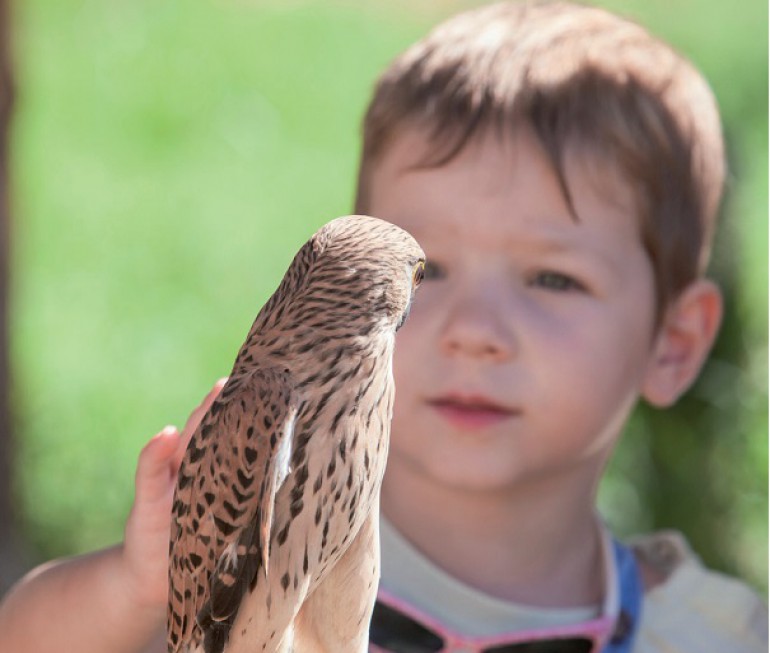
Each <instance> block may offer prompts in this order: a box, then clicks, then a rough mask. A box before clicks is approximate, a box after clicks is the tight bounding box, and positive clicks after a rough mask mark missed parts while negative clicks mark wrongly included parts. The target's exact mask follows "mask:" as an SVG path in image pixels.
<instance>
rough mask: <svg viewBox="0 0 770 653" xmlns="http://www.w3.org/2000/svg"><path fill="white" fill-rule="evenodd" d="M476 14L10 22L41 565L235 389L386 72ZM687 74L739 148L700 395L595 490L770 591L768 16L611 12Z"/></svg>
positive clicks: (340, 180) (414, 10)
mask: <svg viewBox="0 0 770 653" xmlns="http://www.w3.org/2000/svg"><path fill="white" fill-rule="evenodd" d="M473 4H479V3H470V2H465V3H463V2H447V1H443V2H440V1H438V0H432V1H431V0H413V1H412V2H410V3H406V2H403V1H399V2H385V1H384V0H381V1H380V2H374V1H373V0H370V1H369V2H357V3H353V2H348V3H344V2H329V1H327V2H322V1H321V0H316V1H311V0H307V1H305V2H301V1H294V2H283V3H279V2H274V3H270V2H257V1H256V0H255V1H253V2H248V1H245V0H241V1H239V2H234V1H231V0H228V1H226V0H219V1H217V2H213V1H211V0H204V1H202V2H192V3H190V2H181V1H179V0H166V1H164V2H162V3H156V2H149V1H148V0H134V1H133V2H128V0H108V1H107V2H104V1H99V2H96V1H94V0H55V1H54V0H25V1H24V2H22V1H19V2H17V3H16V12H15V20H14V29H15V50H16V64H17V78H18V83H19V102H18V105H17V116H16V121H15V125H14V142H13V145H14V150H13V160H12V165H13V169H12V170H13V178H12V183H13V208H14V216H15V223H14V226H13V231H14V247H15V249H14V269H13V279H12V282H13V298H12V299H13V301H12V307H11V308H12V316H11V317H12V329H13V332H12V334H13V335H12V339H13V341H12V355H13V362H14V373H15V390H14V405H15V410H16V423H17V431H18V435H19V439H20V446H19V449H20V450H19V457H18V461H17V466H16V469H17V470H18V474H17V476H16V479H15V483H16V488H17V492H18V500H19V506H20V513H21V516H22V518H23V524H24V529H25V536H26V538H27V540H28V542H29V543H30V546H31V548H32V549H33V550H34V551H35V552H36V555H38V556H39V557H41V558H42V557H50V556H58V555H63V554H69V553H73V552H78V551H83V550H87V549H92V548H94V547H99V546H103V545H106V544H108V543H111V542H114V541H116V540H117V539H119V538H120V537H121V534H122V526H123V523H124V519H125V516H126V514H127V512H128V508H129V506H130V503H131V499H132V487H133V486H132V483H133V471H134V466H135V462H136V457H137V455H138V452H139V450H140V448H141V447H142V445H143V444H144V442H145V441H146V440H147V439H148V438H149V437H150V436H151V435H152V434H154V433H155V432H157V431H159V430H160V428H161V427H163V425H164V424H166V423H168V422H172V423H177V424H182V423H184V421H185V419H186V416H187V414H188V412H189V411H190V409H191V408H192V407H193V406H194V405H196V404H197V403H198V401H199V400H200V399H201V398H202V397H203V395H204V394H205V393H206V391H207V390H208V389H209V387H210V386H211V385H212V384H213V382H214V381H215V380H216V378H218V377H219V376H221V375H224V374H227V373H228V371H229V367H230V365H231V362H232V359H233V357H234V355H235V352H236V351H237V348H238V346H239V345H240V343H241V339H242V337H243V335H244V334H245V333H246V331H247V329H248V327H249V326H250V324H251V321H252V319H253V317H254V315H255V312H256V310H257V309H258V308H259V307H260V306H261V305H262V303H263V302H264V301H265V299H266V298H267V296H268V295H269V293H270V292H271V291H272V290H273V289H274V287H275V286H276V284H277V282H278V280H279V277H280V275H281V274H282V272H283V270H284V269H285V267H286V265H287V264H288V262H289V260H290V259H291V256H292V255H293V253H294V252H295V251H296V249H297V248H298V247H299V245H300V244H301V243H302V242H303V241H304V240H305V239H306V237H307V236H308V235H309V234H310V233H312V231H313V230H314V229H315V228H316V227H317V226H319V225H320V224H322V223H323V222H325V221H326V220H328V219H330V218H331V217H334V216H336V215H341V214H344V213H347V212H349V210H350V207H351V201H352V189H353V180H354V174H355V165H356V159H357V156H358V125H359V122H360V118H361V115H362V113H363V110H364V107H365V105H366V102H367V100H368V96H369V92H370V90H371V86H372V83H373V81H374V79H375V77H376V75H377V73H378V72H379V71H380V70H381V69H382V68H383V66H384V65H385V64H386V63H387V62H388V61H389V60H390V59H391V58H392V57H393V56H394V55H395V54H396V53H398V52H399V51H400V50H401V49H403V48H404V47H406V46H407V45H408V44H409V43H410V42H412V41H413V40H414V39H416V38H418V37H419V36H420V35H422V34H423V33H424V32H425V30H426V29H427V28H428V27H429V26H430V25H431V24H433V23H435V22H436V21H437V20H438V19H440V18H443V17H444V16H446V15H448V14H449V13H452V12H453V11H455V10H457V9H459V8H462V7H464V6H465V7H467V6H472V5H473ZM599 4H602V5H606V6H608V7H610V8H612V9H615V10H617V11H619V12H620V13H622V14H625V15H628V16H631V17H635V18H637V19H638V20H639V21H640V22H642V23H643V24H645V25H647V26H649V27H650V29H652V30H653V31H654V32H656V33H658V34H659V35H661V36H662V37H664V38H666V39H668V40H670V41H671V42H672V43H673V44H675V45H676V46H677V47H678V48H679V49H680V50H681V51H683V52H684V53H685V54H687V55H688V56H689V57H690V58H692V59H693V60H694V61H695V63H696V64H697V65H698V66H699V67H700V68H701V69H702V70H703V71H704V72H705V74H706V76H707V77H708V78H709V79H710V81H711V82H712V84H713V86H714V89H715V91H716V94H717V96H718V98H719V101H720V104H721V106H722V109H723V113H724V119H725V124H726V133H727V135H728V138H729V146H730V152H731V171H732V176H731V181H730V192H729V194H728V198H727V201H726V202H725V211H724V213H725V217H726V221H725V223H724V227H723V229H722V234H721V235H720V244H719V246H718V248H717V252H716V256H715V264H714V274H715V275H716V276H717V277H718V278H719V280H720V282H721V283H722V284H723V285H724V286H725V288H726V290H727V292H728V296H729V299H728V301H727V308H728V316H727V319H726V322H725V329H724V331H723V332H722V336H721V338H720V341H719V343H718V345H717V348H716V351H715V354H714V356H713V358H712V360H711V362H710V363H709V365H708V366H707V368H706V370H705V373H704V376H703V378H702V379H701V381H700V382H699V383H698V384H697V386H696V387H695V388H694V389H693V391H692V392H691V393H690V394H689V395H688V397H687V398H686V399H685V400H684V401H683V402H682V403H681V405H680V406H678V407H677V408H675V409H674V410H670V411H666V412H664V413H660V414H658V413H654V412H652V411H648V410H641V411H639V412H638V413H637V415H636V416H635V418H634V420H633V421H632V423H631V425H630V427H629V432H628V434H627V436H626V438H625V440H624V441H623V443H622V445H621V447H620V448H619V451H618V454H617V456H616V458H615V460H614V461H613V463H612V465H611V468H610V471H609V475H608V478H607V480H606V482H605V484H604V485H603V487H602V489H601V493H600V498H601V505H602V507H603V510H604V512H605V513H606V514H607V516H608V519H609V521H610V522H611V523H612V524H613V526H614V527H615V528H616V529H617V530H618V531H619V532H620V533H621V534H627V533H633V532H639V531H641V530H646V529H651V528H659V527H676V528H680V529H683V530H684V531H685V533H686V534H687V536H688V537H689V538H690V540H691V542H692V543H693V545H694V547H695V548H696V550H698V551H699V552H700V553H701V554H702V555H703V557H704V559H705V560H706V561H707V562H708V563H709V564H712V565H714V566H716V567H718V568H720V569H724V570H727V571H729V572H731V573H739V574H741V575H742V576H744V577H746V578H748V579H750V580H751V581H752V582H753V583H754V584H755V585H756V586H757V587H758V588H760V589H762V590H766V586H767V514H768V513H767V485H768V481H767V342H766V341H767V240H768V239H767V208H768V202H767V178H768V171H767V140H768V139H767V112H768V107H767V97H768V89H767V24H768V20H767V6H766V5H765V4H763V3H758V2H747V1H745V0H744V1H743V2H738V3H732V4H728V3H713V2H709V1H707V0H697V1H696V0H673V1H664V0H626V1H623V0H615V1H612V2H610V1H603V2H600V3H599Z"/></svg>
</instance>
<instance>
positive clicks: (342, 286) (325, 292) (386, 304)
mask: <svg viewBox="0 0 770 653" xmlns="http://www.w3.org/2000/svg"><path fill="white" fill-rule="evenodd" d="M308 246H310V247H311V248H312V250H313V253H314V256H313V258H314V260H313V262H312V264H311V265H310V266H309V267H308V269H307V278H306V279H305V281H306V283H307V286H306V292H307V296H308V297H309V298H310V297H315V298H317V299H319V300H321V301H322V302H323V301H325V302H327V305H328V308H329V310H330V311H333V312H336V311H345V312H346V313H347V316H346V317H347V320H349V321H351V322H353V323H357V324H359V325H360V327H361V328H362V329H364V330H365V329H366V327H367V326H369V325H371V326H373V327H374V326H381V327H384V328H386V329H387V328H392V329H393V330H394V331H395V330H397V329H398V328H399V327H400V326H401V325H402V324H403V323H404V321H405V320H406V317H407V315H408V314H409V308H410V306H411V303H412V300H413V299H414V294H415V292H416V290H417V287H418V286H419V285H420V282H421V281H422V277H423V270H424V267H425V254H424V252H423V251H422V248H421V247H420V246H419V245H418V244H417V241H416V240H415V239H414V238H413V237H412V236H411V235H410V234H409V233H407V232H406V231H404V230H403V229H401V228H400V227H397V226H395V225H393V224H391V223H389V222H386V221H385V220H380V219H379V218H372V217H369V216H364V215H349V216H345V217H342V218H337V219H336V220H332V221H331V222H328V223H327V224H325V225H324V226H323V227H321V229H319V230H318V231H317V232H316V234H315V235H314V236H313V238H312V239H311V240H310V241H309V243H308ZM330 317H332V318H333V317H334V316H330Z"/></svg>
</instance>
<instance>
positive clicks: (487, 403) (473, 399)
mask: <svg viewBox="0 0 770 653" xmlns="http://www.w3.org/2000/svg"><path fill="white" fill-rule="evenodd" d="M428 405H430V406H431V407H432V408H433V409H434V410H435V411H436V412H437V413H438V414H439V415H440V416H441V417H442V418H443V419H445V420H446V421H448V422H449V423H450V424H452V425H453V426H455V427H456V428H459V429H462V430H476V429H483V428H486V427H489V426H494V425H495V424H499V423H500V422H502V421H504V420H507V419H510V418H511V417H515V416H516V415H518V414H519V411H518V410H516V409H513V408H509V407H507V406H503V405H501V404H499V403H497V402H496V401H494V400H492V399H489V398H488V397H484V396H481V395H463V394H458V393H449V394H446V395H442V396H439V397H435V398H433V399H429V400H428Z"/></svg>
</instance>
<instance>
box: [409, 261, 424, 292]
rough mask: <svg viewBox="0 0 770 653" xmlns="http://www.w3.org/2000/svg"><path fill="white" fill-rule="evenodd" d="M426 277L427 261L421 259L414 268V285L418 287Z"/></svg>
mask: <svg viewBox="0 0 770 653" xmlns="http://www.w3.org/2000/svg"><path fill="white" fill-rule="evenodd" d="M424 278H425V261H420V262H419V263H417V265H415V266H414V270H412V286H414V287H415V288H417V286H419V285H420V284H421V283H422V280H423V279H424Z"/></svg>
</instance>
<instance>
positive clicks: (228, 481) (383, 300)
mask: <svg viewBox="0 0 770 653" xmlns="http://www.w3.org/2000/svg"><path fill="white" fill-rule="evenodd" d="M424 269H425V254H424V253H423V251H422V249H421V248H420V246H419V244H418V243H417V242H416V241H415V239H414V238H413V237H412V236H411V235H410V234H409V233H407V232H406V231H405V230H403V229H401V228H399V227H397V226H395V225H393V224H391V223H389V222H386V221H384V220H381V219H378V218H373V217H369V216H361V215H352V216H343V217H340V218H336V219H334V220H331V221H330V222H328V223H327V224H325V225H324V226H322V227H321V228H320V229H319V230H318V231H317V232H316V233H315V234H314V235H313V236H312V237H311V238H310V239H309V240H308V241H307V242H306V243H305V244H304V245H303V246H302V247H301V248H300V250H299V251H298V252H297V254H296V256H295V257H294V259H293V260H292V262H291V264H290V265H289V268H288V270H287V271H286V274H285V275H284V277H283V279H282V281H281V282H280V284H279V286H278V289H277V290H276V291H275V292H274V293H273V295H272V296H271V297H270V298H269V299H268V301H267V302H266V303H265V305H264V306H263V307H262V309H261V310H260V311H259V312H258V314H257V317H256V319H255V320H254V323H253V325H252V327H251V329H250V330H249V332H248V335H247V337H246V340H245V342H244V344H243V345H242V347H241V348H240V350H239V352H238V354H237V356H236V359H235V363H234V365H233V368H232V372H231V374H230V376H229V378H228V380H227V382H226V384H225V385H224V387H223V388H222V391H221V392H220V394H219V395H218V397H217V398H216V400H215V401H214V402H213V403H212V405H211V406H210V408H209V410H208V411H207V413H206V414H205V415H204V417H203V419H202V420H201V423H200V424H199V426H198V427H197V429H196V430H195V432H194V433H193V436H192V438H191V440H190V443H189V445H188V447H187V449H186V452H185V455H184V458H183V461H182V464H181V467H180V469H179V472H178V475H177V481H176V486H175V490H174V498H173V506H172V515H171V532H170V546H169V601H168V611H167V644H168V651H169V653H289V652H296V653H306V652H307V653H364V652H365V651H366V650H367V646H368V628H369V620H370V617H371V612H372V609H373V606H374V601H375V597H376V592H377V584H378V580H379V531H378V523H379V514H378V513H379V492H380V485H381V481H382V476H383V473H384V469H385V464H386V459H387V452H388V443H389V437H390V420H391V417H392V413H393V402H394V393H395V388H394V380H393V372H392V362H393V352H394V346H395V334H396V331H397V330H398V329H399V328H400V327H401V325H402V324H403V323H404V321H405V320H406V318H407V315H408V314H409V310H410V307H411V305H412V301H413V300H414V297H415V292H416V290H417V288H418V286H419V285H420V282H421V281H422V279H423V275H424Z"/></svg>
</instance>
